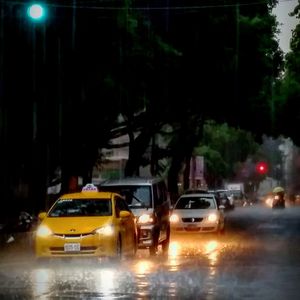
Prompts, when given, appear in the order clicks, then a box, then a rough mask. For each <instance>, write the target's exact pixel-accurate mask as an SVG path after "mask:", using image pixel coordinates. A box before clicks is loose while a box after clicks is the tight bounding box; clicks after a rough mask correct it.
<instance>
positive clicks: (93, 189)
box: [81, 183, 98, 192]
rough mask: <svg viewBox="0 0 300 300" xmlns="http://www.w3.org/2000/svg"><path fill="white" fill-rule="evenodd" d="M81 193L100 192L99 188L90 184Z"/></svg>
mask: <svg viewBox="0 0 300 300" xmlns="http://www.w3.org/2000/svg"><path fill="white" fill-rule="evenodd" d="M81 191H82V192H98V188H97V187H96V186H95V185H94V184H92V183H88V184H86V185H85V186H84V187H83V188H82V190H81Z"/></svg>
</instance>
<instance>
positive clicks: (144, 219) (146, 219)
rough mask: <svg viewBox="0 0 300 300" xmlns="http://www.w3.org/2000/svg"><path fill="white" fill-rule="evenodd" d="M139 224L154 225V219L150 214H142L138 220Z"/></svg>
mask: <svg viewBox="0 0 300 300" xmlns="http://www.w3.org/2000/svg"><path fill="white" fill-rule="evenodd" d="M138 223H139V224H151V223H154V217H153V215H151V214H142V215H141V216H139V218H138Z"/></svg>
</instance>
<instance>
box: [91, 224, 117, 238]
mask: <svg viewBox="0 0 300 300" xmlns="http://www.w3.org/2000/svg"><path fill="white" fill-rule="evenodd" d="M95 232H96V233H98V234H102V235H106V236H111V235H113V234H114V232H115V231H114V227H113V226H112V225H105V226H103V227H100V228H98V229H96V230H95Z"/></svg>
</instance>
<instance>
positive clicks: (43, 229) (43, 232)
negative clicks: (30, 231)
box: [36, 225, 52, 237]
mask: <svg viewBox="0 0 300 300" xmlns="http://www.w3.org/2000/svg"><path fill="white" fill-rule="evenodd" d="M51 234H52V231H51V230H50V229H49V227H47V226H46V225H40V226H39V227H38V229H37V231H36V235H37V236H39V237H47V236H49V235H51Z"/></svg>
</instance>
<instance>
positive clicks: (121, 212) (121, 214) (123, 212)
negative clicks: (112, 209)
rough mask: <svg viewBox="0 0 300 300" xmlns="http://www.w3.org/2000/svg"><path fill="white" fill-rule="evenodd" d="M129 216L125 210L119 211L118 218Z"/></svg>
mask: <svg viewBox="0 0 300 300" xmlns="http://www.w3.org/2000/svg"><path fill="white" fill-rule="evenodd" d="M130 216H131V213H130V212H129V211H127V210H121V211H120V218H129V217H130Z"/></svg>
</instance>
